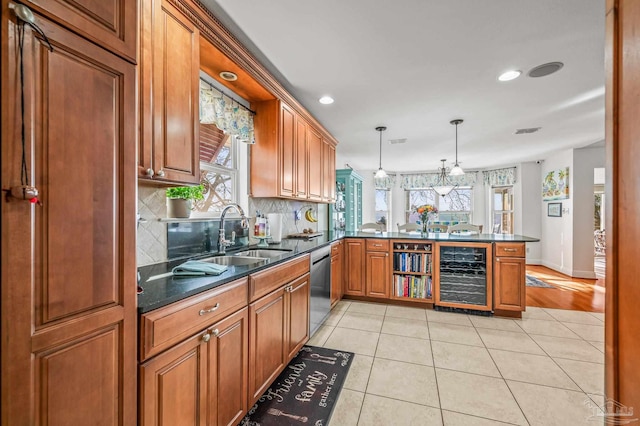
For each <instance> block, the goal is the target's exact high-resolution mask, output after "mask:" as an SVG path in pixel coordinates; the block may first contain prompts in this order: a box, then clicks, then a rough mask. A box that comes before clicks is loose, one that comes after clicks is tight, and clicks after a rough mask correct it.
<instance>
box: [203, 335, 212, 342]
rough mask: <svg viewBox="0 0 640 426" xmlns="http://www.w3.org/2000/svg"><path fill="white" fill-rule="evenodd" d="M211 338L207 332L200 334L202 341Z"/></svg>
mask: <svg viewBox="0 0 640 426" xmlns="http://www.w3.org/2000/svg"><path fill="white" fill-rule="evenodd" d="M210 339H211V336H210V335H209V333H204V334H203V335H202V341H203V342H208V341H209V340H210Z"/></svg>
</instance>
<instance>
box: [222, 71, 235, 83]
mask: <svg viewBox="0 0 640 426" xmlns="http://www.w3.org/2000/svg"><path fill="white" fill-rule="evenodd" d="M218 75H219V76H220V77H221V78H222V79H223V80H226V81H236V80H237V79H238V75H237V74H236V73H234V72H231V71H222V72H221V73H220V74H218Z"/></svg>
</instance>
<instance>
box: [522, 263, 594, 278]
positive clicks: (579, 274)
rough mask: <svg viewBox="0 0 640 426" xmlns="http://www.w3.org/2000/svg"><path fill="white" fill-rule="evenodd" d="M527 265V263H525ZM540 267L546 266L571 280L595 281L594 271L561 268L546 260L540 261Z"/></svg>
mask: <svg viewBox="0 0 640 426" xmlns="http://www.w3.org/2000/svg"><path fill="white" fill-rule="evenodd" d="M527 264H529V262H528V261H527ZM532 264H533V263H532ZM542 265H543V266H546V267H547V268H550V269H553V270H554V271H558V272H560V273H563V274H565V275H568V276H570V277H572V278H586V279H589V280H595V279H596V273H595V272H594V271H580V270H577V269H569V268H563V267H561V266H560V265H556V264H554V263H551V262H548V261H546V260H543V261H542Z"/></svg>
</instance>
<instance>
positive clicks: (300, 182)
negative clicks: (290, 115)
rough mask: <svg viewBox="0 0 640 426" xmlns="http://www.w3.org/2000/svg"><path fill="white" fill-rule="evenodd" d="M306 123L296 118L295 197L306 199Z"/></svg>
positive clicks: (307, 149) (307, 176) (307, 151)
mask: <svg viewBox="0 0 640 426" xmlns="http://www.w3.org/2000/svg"><path fill="white" fill-rule="evenodd" d="M307 129H308V125H307V123H306V122H305V121H304V120H303V119H302V118H300V117H297V118H296V167H297V171H296V194H295V195H296V196H297V197H298V198H307V195H308V189H307V188H308V186H309V183H308V179H309V175H308V174H309V173H308V172H309V167H308V165H309V147H308V144H307V132H308V130H307Z"/></svg>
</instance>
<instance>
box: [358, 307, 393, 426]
mask: <svg viewBox="0 0 640 426" xmlns="http://www.w3.org/2000/svg"><path fill="white" fill-rule="evenodd" d="M385 312H387V310H386V309H385ZM379 343H380V333H378V340H377V341H376V349H375V350H374V351H373V361H371V368H370V369H369V376H368V377H367V385H366V386H365V387H364V398H362V405H361V406H360V412H359V413H358V421H357V422H356V425H357V424H358V423H360V416H362V408H363V407H364V400H365V399H366V398H367V390H368V389H369V382H370V381H371V373H373V365H374V364H375V362H376V352H378V344H379ZM372 395H375V394H372Z"/></svg>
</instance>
